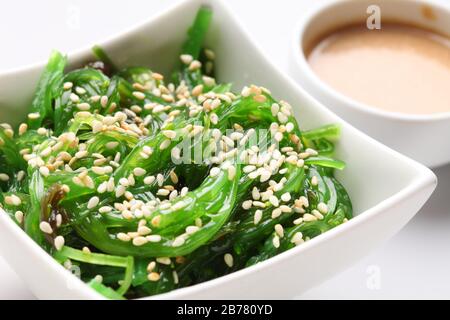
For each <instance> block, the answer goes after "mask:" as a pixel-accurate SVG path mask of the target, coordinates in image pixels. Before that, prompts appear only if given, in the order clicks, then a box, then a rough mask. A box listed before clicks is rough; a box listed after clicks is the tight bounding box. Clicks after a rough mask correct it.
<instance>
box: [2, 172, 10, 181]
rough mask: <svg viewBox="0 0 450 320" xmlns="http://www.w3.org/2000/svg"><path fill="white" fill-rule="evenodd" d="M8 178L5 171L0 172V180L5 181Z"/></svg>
mask: <svg viewBox="0 0 450 320" xmlns="http://www.w3.org/2000/svg"><path fill="white" fill-rule="evenodd" d="M8 180H9V176H8V175H7V174H6V173H0V181H3V182H6V181H8Z"/></svg>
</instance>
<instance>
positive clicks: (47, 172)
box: [39, 167, 50, 177]
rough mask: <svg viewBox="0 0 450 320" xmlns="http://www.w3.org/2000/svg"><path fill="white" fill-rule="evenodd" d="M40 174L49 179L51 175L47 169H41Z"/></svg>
mask: <svg viewBox="0 0 450 320" xmlns="http://www.w3.org/2000/svg"><path fill="white" fill-rule="evenodd" d="M39 173H40V174H42V175H43V176H44V177H48V175H49V174H50V170H49V169H48V168H47V167H40V168H39Z"/></svg>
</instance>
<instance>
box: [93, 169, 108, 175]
mask: <svg viewBox="0 0 450 320" xmlns="http://www.w3.org/2000/svg"><path fill="white" fill-rule="evenodd" d="M92 172H94V173H95V174H98V175H104V174H105V169H103V167H92Z"/></svg>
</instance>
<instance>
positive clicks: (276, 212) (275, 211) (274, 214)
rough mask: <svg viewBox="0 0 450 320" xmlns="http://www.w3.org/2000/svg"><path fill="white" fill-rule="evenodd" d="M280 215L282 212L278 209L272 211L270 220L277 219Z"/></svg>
mask: <svg viewBox="0 0 450 320" xmlns="http://www.w3.org/2000/svg"><path fill="white" fill-rule="evenodd" d="M282 213H283V212H282V211H281V209H280V208H276V209H274V210H273V211H272V219H276V218H278V217H279V216H281V214H282Z"/></svg>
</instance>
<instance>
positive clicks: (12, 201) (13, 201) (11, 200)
mask: <svg viewBox="0 0 450 320" xmlns="http://www.w3.org/2000/svg"><path fill="white" fill-rule="evenodd" d="M5 203H6V204H7V205H10V206H20V204H21V203H22V200H20V198H19V197H18V196H16V195H15V194H12V195H10V196H6V197H5Z"/></svg>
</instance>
